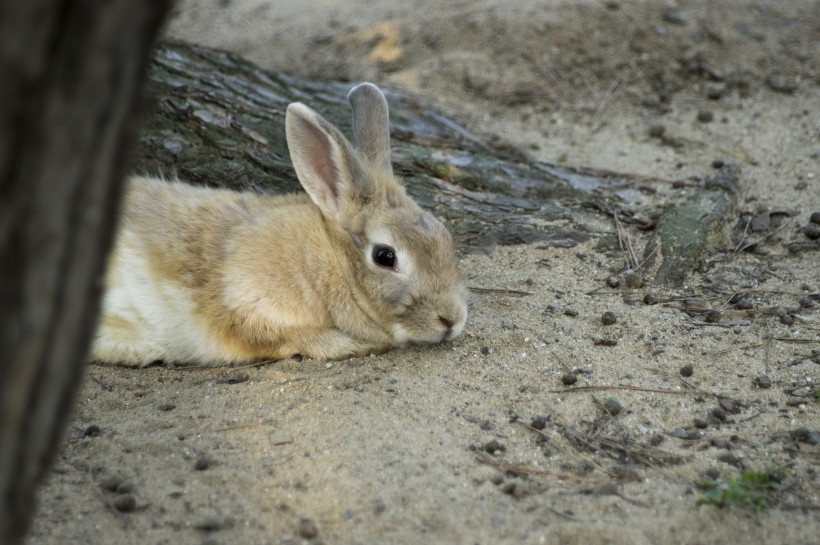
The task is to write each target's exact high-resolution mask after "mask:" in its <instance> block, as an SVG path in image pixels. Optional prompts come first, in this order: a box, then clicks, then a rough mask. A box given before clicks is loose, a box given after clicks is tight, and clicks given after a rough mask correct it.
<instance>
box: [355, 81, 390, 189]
mask: <svg viewBox="0 0 820 545" xmlns="http://www.w3.org/2000/svg"><path fill="white" fill-rule="evenodd" d="M347 100H348V101H350V105H351V106H352V107H353V143H354V144H355V146H356V149H357V150H359V153H361V154H362V155H363V156H364V157H365V159H367V160H368V161H370V164H372V165H373V166H376V167H379V168H381V169H382V170H383V171H385V172H387V173H388V174H393V166H392V165H391V163H390V114H389V112H388V108H387V99H385V98H384V94H382V92H381V90H380V89H379V88H378V87H376V86H375V85H373V84H372V83H367V82H365V83H361V84H359V85H357V86H356V87H354V88H353V89H351V91H350V93H348V95H347Z"/></svg>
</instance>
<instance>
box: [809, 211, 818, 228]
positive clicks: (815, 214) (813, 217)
mask: <svg viewBox="0 0 820 545" xmlns="http://www.w3.org/2000/svg"><path fill="white" fill-rule="evenodd" d="M809 221H810V222H812V223H814V224H816V225H820V212H812V213H811V216H810V217H809Z"/></svg>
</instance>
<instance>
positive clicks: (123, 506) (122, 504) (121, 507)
mask: <svg viewBox="0 0 820 545" xmlns="http://www.w3.org/2000/svg"><path fill="white" fill-rule="evenodd" d="M111 504H112V505H113V506H114V508H115V509H116V510H117V511H121V512H123V513H127V512H129V511H133V510H134V509H136V508H137V500H135V499H134V496H132V495H131V494H118V495H116V496H114V499H113V500H111Z"/></svg>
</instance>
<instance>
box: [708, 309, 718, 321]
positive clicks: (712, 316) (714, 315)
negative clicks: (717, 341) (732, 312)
mask: <svg viewBox="0 0 820 545" xmlns="http://www.w3.org/2000/svg"><path fill="white" fill-rule="evenodd" d="M720 319H721V314H720V311H719V310H710V311H709V312H707V313H706V323H709V324H716V323H718V322H719V321H720Z"/></svg>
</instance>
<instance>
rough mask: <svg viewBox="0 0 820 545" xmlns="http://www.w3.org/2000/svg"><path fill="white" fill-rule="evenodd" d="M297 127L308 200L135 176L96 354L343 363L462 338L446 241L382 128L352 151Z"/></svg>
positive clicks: (291, 136) (311, 115)
mask: <svg viewBox="0 0 820 545" xmlns="http://www.w3.org/2000/svg"><path fill="white" fill-rule="evenodd" d="M363 87H365V86H360V87H359V88H363ZM359 88H357V89H359ZM371 88H372V89H376V88H375V87H373V86H369V87H367V88H365V89H364V90H362V91H359V93H365V98H366V99H367V100H370V94H371V93H372V89H371ZM355 92H356V91H355V90H354V92H352V93H351V102H352V103H353V104H354V120H356V121H358V122H360V124H361V123H369V122H370V121H371V119H370V118H369V117H368V115H369V114H366V113H362V112H359V114H358V117H355V116H356V113H357V111H356V105H357V104H356V102H355V100H354V99H355V98H356V97H355V96H354V93H355ZM376 92H378V90H377V89H376ZM378 96H381V94H380V93H378ZM376 98H378V97H376ZM382 100H383V97H382ZM384 109H385V112H384V116H385V118H384V120H379V122H380V123H381V122H382V121H383V122H384V123H386V102H385V103H384ZM369 111H370V110H368V112H369ZM287 124H288V141H289V144H290V148H291V155H292V157H293V159H294V166H295V168H296V170H297V174H298V175H299V178H300V181H302V184H303V185H304V186H305V188H306V189H307V190H308V193H307V194H298V195H289V196H280V197H272V196H261V195H255V194H251V193H238V192H232V191H226V190H217V189H210V188H202V187H193V186H190V185H186V184H183V183H178V182H177V183H167V182H164V181H162V180H156V179H151V178H143V177H135V178H132V179H131V180H130V181H129V186H128V189H127V195H126V199H125V202H124V206H123V214H122V218H121V221H120V228H119V229H120V230H119V233H118V236H117V240H116V243H115V247H114V251H113V253H112V256H111V258H110V261H109V268H108V272H107V276H106V293H105V297H104V301H103V315H102V318H101V322H100V326H99V328H98V332H97V336H96V339H95V342H94V347H93V354H92V357H93V358H94V359H95V360H98V361H106V362H112V363H123V364H127V365H140V366H142V365H148V364H150V363H152V362H154V361H157V360H165V361H174V362H181V363H193V364H222V363H232V362H244V361H255V360H261V359H268V358H270V359H275V358H282V357H289V356H292V355H295V354H301V355H303V356H306V357H313V358H319V359H340V358H344V357H348V356H352V355H363V354H369V353H372V352H381V351H385V350H387V349H389V348H390V347H392V346H398V345H402V344H404V343H406V342H438V341H441V340H447V339H451V338H453V337H455V336H456V335H458V334H459V333H460V331H461V329H462V327H463V325H464V321H465V319H466V303H465V290H464V288H463V286H462V284H461V280H460V276H459V273H458V268H457V264H456V258H455V252H454V250H453V247H452V241H451V239H450V236H449V233H447V231H446V229H445V228H444V226H443V225H442V224H441V223H440V222H438V220H436V219H435V218H433V217H432V216H431V215H430V214H429V213H426V212H424V211H422V210H421V209H420V208H419V207H418V206H417V205H416V204H415V202H413V201H412V199H410V198H409V197H408V196H407V195H406V194H405V192H404V189H403V188H402V187H401V185H400V184H399V183H398V182H397V181H396V180H395V178H393V176H392V172H391V171H388V170H387V169H386V168H385V164H384V162H383V160H384V157H383V153H384V148H385V142H384V134H383V133H384V127H381V128H379V127H377V130H376V131H375V136H374V132H373V131H364V130H363V129H362V128H361V127H359V128H358V130H359V132H358V133H357V135H356V136H357V140H356V144H357V148H356V149H355V150H354V149H353V148H352V147H351V146H350V144H349V143H347V142H346V140H344V137H342V136H341V135H340V134H339V133H338V131H335V129H333V128H332V127H330V126H329V125H327V122H325V121H324V120H323V119H321V118H320V117H319V116H318V115H317V114H315V112H312V111H311V110H309V109H308V108H306V107H304V106H301V105H296V106H295V107H294V106H293V105H292V106H291V108H289V110H288V121H287ZM359 133H362V134H359ZM387 149H389V148H387ZM388 157H389V156H388ZM386 165H387V168H389V162H387V164H386ZM306 180H307V181H306ZM385 248H386V250H385ZM388 250H389V251H388Z"/></svg>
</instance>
